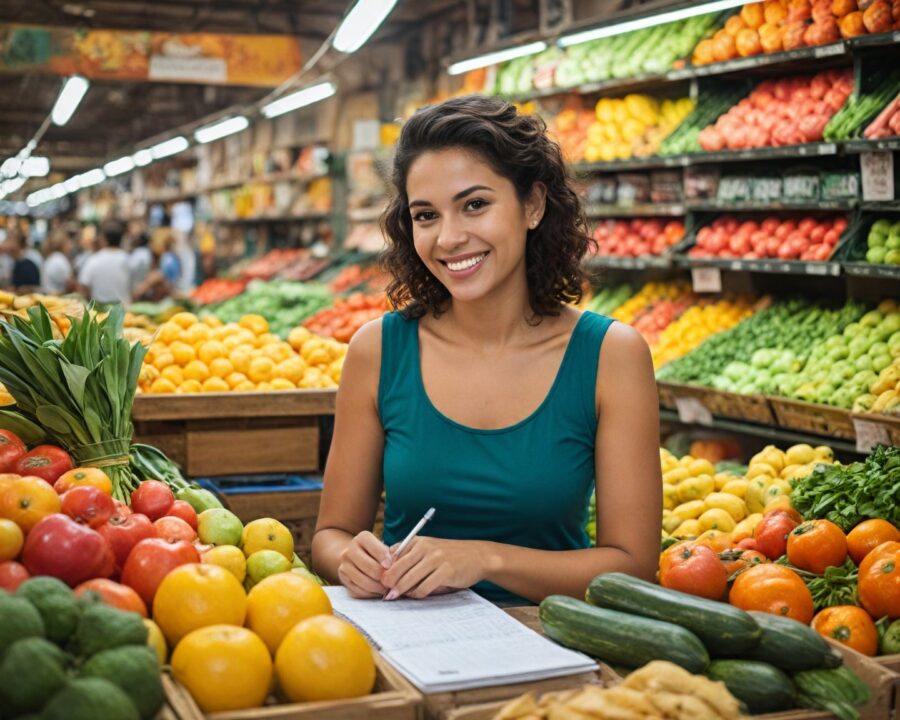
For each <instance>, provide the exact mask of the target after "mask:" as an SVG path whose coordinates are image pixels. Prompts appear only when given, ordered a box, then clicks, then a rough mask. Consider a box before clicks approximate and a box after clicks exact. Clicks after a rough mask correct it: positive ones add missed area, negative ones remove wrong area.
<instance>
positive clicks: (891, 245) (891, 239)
mask: <svg viewBox="0 0 900 720" xmlns="http://www.w3.org/2000/svg"><path fill="white" fill-rule="evenodd" d="M884 246H885V248H887V249H888V250H897V249H898V248H900V235H888V239H887V242H885V243H884Z"/></svg>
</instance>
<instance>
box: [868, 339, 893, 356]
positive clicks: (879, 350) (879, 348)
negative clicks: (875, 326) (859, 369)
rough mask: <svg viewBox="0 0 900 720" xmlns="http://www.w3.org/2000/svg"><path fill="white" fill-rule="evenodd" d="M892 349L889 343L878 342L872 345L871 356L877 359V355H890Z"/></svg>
mask: <svg viewBox="0 0 900 720" xmlns="http://www.w3.org/2000/svg"><path fill="white" fill-rule="evenodd" d="M890 354H891V351H890V347H889V346H888V344H887V343H884V342H876V343H872V346H871V347H870V348H869V355H870V356H871V357H875V356H876V355H890Z"/></svg>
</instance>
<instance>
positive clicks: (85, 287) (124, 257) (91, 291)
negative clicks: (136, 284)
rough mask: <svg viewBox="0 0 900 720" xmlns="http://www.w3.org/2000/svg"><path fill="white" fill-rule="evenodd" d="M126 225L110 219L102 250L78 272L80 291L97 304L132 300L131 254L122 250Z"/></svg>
mask: <svg viewBox="0 0 900 720" xmlns="http://www.w3.org/2000/svg"><path fill="white" fill-rule="evenodd" d="M124 234H125V228H124V227H123V226H122V223H120V222H117V221H110V222H107V223H106V224H105V225H104V226H103V229H102V231H101V235H102V239H103V249H101V250H99V251H98V252H96V253H94V254H93V255H91V257H90V258H89V259H88V260H87V261H86V262H85V264H84V267H83V268H82V269H81V272H79V273H78V284H79V285H80V286H81V287H80V290H81V292H82V294H84V295H85V296H86V297H90V299H91V300H93V301H94V302H98V303H103V304H109V303H125V302H128V301H130V300H131V271H130V269H129V267H128V253H127V252H125V251H124V250H123V249H122V247H121V246H122V236H123V235H124Z"/></svg>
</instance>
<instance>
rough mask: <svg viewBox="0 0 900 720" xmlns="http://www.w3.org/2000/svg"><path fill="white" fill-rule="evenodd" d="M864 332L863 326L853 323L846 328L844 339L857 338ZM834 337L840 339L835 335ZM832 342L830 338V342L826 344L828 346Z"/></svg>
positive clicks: (827, 341)
mask: <svg viewBox="0 0 900 720" xmlns="http://www.w3.org/2000/svg"><path fill="white" fill-rule="evenodd" d="M862 331H863V326H862V325H860V324H859V323H858V322H852V323H850V324H849V325H847V327H845V328H844V337H856V336H857V335H859V334H860V333H861V332H862ZM834 337H838V336H837V335H835V336H834ZM831 340H832V338H828V340H826V341H825V344H826V345H828V343H830V342H831ZM829 349H830V348H829Z"/></svg>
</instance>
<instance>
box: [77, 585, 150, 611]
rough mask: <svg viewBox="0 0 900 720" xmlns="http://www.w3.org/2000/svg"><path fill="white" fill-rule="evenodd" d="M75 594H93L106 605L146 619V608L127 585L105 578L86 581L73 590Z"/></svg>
mask: <svg viewBox="0 0 900 720" xmlns="http://www.w3.org/2000/svg"><path fill="white" fill-rule="evenodd" d="M75 594H76V595H78V596H79V597H82V596H84V595H91V594H95V595H96V596H97V597H98V598H99V599H100V600H101V601H103V602H105V603H106V604H107V605H112V606H113V607H116V608H119V610H124V611H126V612H136V613H137V614H138V615H140V616H141V617H147V606H146V605H145V604H144V601H143V600H141V596H140V595H138V594H137V593H136V592H135V591H134V590H133V589H132V588H130V587H128V586H127V585H122V584H121V583H117V582H114V581H113V580H107V579H106V578H96V579H94V580H87V581H85V582H83V583H81V585H79V586H78V587H77V588H75Z"/></svg>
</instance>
